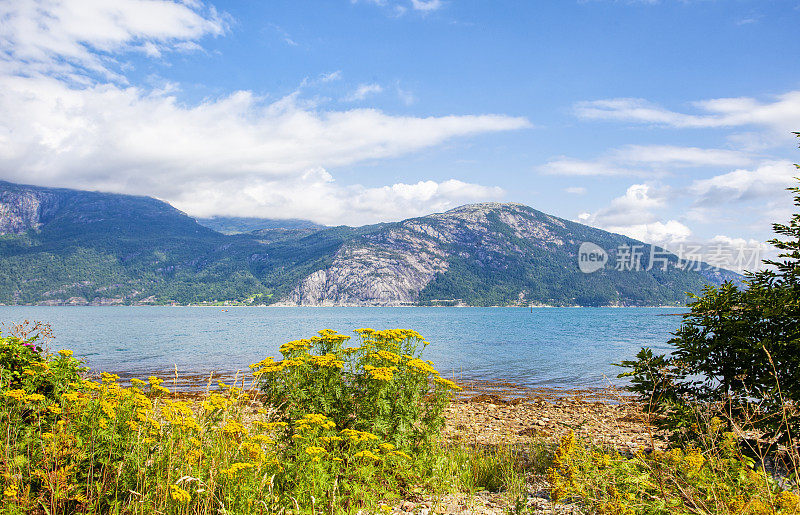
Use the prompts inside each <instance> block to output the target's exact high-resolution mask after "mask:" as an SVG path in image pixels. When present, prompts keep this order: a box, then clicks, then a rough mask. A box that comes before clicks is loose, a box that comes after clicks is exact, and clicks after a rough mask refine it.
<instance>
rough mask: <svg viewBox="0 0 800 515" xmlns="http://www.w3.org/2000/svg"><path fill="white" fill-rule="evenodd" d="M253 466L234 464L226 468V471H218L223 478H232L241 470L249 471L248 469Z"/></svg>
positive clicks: (242, 463)
mask: <svg viewBox="0 0 800 515" xmlns="http://www.w3.org/2000/svg"><path fill="white" fill-rule="evenodd" d="M254 466H255V465H253V464H252V463H247V462H236V463H233V464H231V466H230V467H228V468H227V469H222V470H220V473H221V474H222V475H225V476H228V477H233V476H235V475H236V474H238V473H239V472H241V471H243V470H249V469H251V468H253V467H254Z"/></svg>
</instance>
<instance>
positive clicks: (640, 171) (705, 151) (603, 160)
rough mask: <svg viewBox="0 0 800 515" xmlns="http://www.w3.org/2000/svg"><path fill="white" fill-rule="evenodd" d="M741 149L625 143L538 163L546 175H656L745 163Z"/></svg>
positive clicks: (746, 159)
mask: <svg viewBox="0 0 800 515" xmlns="http://www.w3.org/2000/svg"><path fill="white" fill-rule="evenodd" d="M751 162H752V159H751V158H750V157H749V156H748V155H747V154H746V153H743V152H738V151H734V150H725V149H716V148H697V147H680V146H672V145H627V146H624V147H620V148H617V149H613V150H611V151H610V152H608V153H606V154H605V155H602V156H600V157H598V158H596V159H593V160H582V159H574V158H570V157H565V156H562V157H559V158H556V159H553V160H551V161H549V162H547V163H545V164H544V165H542V166H540V167H538V171H539V172H541V173H545V174H549V175H583V176H588V175H606V176H614V175H617V176H650V177H653V176H659V175H664V174H665V173H668V172H671V171H673V170H676V169H679V168H688V167H695V168H702V167H718V166H737V165H746V164H749V163H751Z"/></svg>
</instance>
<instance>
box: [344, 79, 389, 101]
mask: <svg viewBox="0 0 800 515" xmlns="http://www.w3.org/2000/svg"><path fill="white" fill-rule="evenodd" d="M381 92H383V86H381V85H380V84H375V83H372V84H359V86H358V87H357V88H356V90H355V91H353V92H352V93H350V94H349V95H347V96H346V97H345V98H344V99H343V100H344V101H346V102H357V101H360V100H364V99H366V98H367V97H369V96H372V95H377V94H378V93H381Z"/></svg>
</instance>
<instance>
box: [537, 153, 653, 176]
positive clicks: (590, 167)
mask: <svg viewBox="0 0 800 515" xmlns="http://www.w3.org/2000/svg"><path fill="white" fill-rule="evenodd" d="M536 169H537V171H539V172H540V173H543V174H547V175H578V176H589V175H646V172H645V171H643V170H632V169H630V168H625V167H621V166H615V165H614V164H612V163H608V162H604V160H594V161H589V160H583V159H573V158H571V157H566V156H561V157H558V158H556V159H553V160H551V161H548V162H547V163H545V164H543V165H541V166H539V167H537V168H536Z"/></svg>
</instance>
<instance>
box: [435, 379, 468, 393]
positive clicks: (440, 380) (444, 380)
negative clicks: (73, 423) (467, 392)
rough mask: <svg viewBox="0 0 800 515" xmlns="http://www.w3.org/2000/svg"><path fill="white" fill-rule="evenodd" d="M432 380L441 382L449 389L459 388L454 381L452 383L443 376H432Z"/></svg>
mask: <svg viewBox="0 0 800 515" xmlns="http://www.w3.org/2000/svg"><path fill="white" fill-rule="evenodd" d="M433 380H434V382H436V383H439V384H441V385H443V386H446V387H448V388H450V389H451V390H460V389H461V387H460V386H458V385H457V384H456V383H454V382H453V381H451V380H449V379H445V378H444V377H439V376H436V377H434V378H433Z"/></svg>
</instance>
